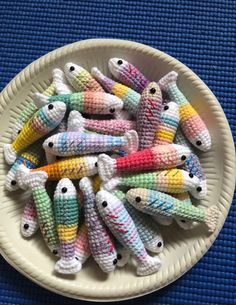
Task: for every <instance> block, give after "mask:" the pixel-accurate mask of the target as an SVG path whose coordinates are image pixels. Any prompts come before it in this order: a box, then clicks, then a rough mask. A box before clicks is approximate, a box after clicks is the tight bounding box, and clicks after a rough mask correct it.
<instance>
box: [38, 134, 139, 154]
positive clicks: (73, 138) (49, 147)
mask: <svg viewBox="0 0 236 305" xmlns="http://www.w3.org/2000/svg"><path fill="white" fill-rule="evenodd" d="M43 148H44V149H45V151H46V156H47V158H48V157H49V158H50V155H54V156H61V157H65V156H67V157H68V156H78V155H85V154H91V153H99V152H109V151H114V150H116V149H122V150H125V151H126V152H127V153H132V152H135V151H137V149H138V135H137V133H136V131H134V130H130V131H127V132H126V133H125V134H124V136H121V137H113V136H108V135H99V134H94V133H80V132H62V133H58V134H56V135H53V136H51V137H49V138H48V139H47V140H45V141H44V143H43Z"/></svg>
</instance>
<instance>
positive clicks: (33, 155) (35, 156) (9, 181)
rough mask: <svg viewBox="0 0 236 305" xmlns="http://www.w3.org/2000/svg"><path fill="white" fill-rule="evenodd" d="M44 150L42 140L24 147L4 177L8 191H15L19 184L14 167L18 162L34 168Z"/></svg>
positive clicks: (15, 167)
mask: <svg viewBox="0 0 236 305" xmlns="http://www.w3.org/2000/svg"><path fill="white" fill-rule="evenodd" d="M43 155H44V151H43V149H42V142H41V141H38V142H36V143H34V144H32V145H31V146H29V147H28V148H27V149H25V150H24V151H23V152H22V153H21V154H20V155H19V157H17V158H16V160H15V162H14V163H13V165H12V166H11V168H10V170H9V172H8V173H7V175H6V178H5V187H6V189H7V190H8V191H16V190H18V189H19V185H18V183H17V179H16V169H17V167H18V166H19V165H20V164H24V165H25V166H26V167H27V168H29V169H33V168H36V167H37V166H38V165H39V163H40V161H41V160H42V158H43Z"/></svg>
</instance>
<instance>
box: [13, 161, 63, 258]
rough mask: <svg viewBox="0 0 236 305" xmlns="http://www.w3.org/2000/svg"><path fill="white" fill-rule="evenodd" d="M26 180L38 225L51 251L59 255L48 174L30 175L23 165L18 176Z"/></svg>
mask: <svg viewBox="0 0 236 305" xmlns="http://www.w3.org/2000/svg"><path fill="white" fill-rule="evenodd" d="M18 174H19V175H20V176H21V177H22V178H23V179H24V185H25V186H26V187H28V188H29V189H30V190H31V191H32V195H33V199H34V203H35V206H36V210H37V216H38V223H39V227H40V230H41V233H42V235H43V238H44V241H45V243H46V245H47V246H48V248H49V249H50V251H51V252H52V253H53V254H54V255H57V254H59V240H58V235H57V230H56V223H55V218H54V211H53V203H52V201H51V199H50V197H49V196H48V193H47V191H46V189H45V183H46V181H47V179H48V175H47V173H46V172H43V171H38V172H33V173H29V172H28V169H27V168H26V167H25V166H24V165H23V164H21V165H19V166H18V168H17V175H18Z"/></svg>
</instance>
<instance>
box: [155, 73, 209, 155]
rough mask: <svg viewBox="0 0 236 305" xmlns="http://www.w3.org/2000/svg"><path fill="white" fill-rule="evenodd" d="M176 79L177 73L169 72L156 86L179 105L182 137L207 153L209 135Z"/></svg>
mask: <svg viewBox="0 0 236 305" xmlns="http://www.w3.org/2000/svg"><path fill="white" fill-rule="evenodd" d="M177 77H178V73H176V72H175V71H172V72H169V73H168V74H167V75H165V76H164V77H163V78H162V79H161V80H160V81H159V82H158V84H159V86H160V87H161V89H162V90H164V91H165V92H167V93H168V95H169V97H170V99H171V100H173V101H174V102H176V103H177V104H178V105H179V113H180V126H181V129H182V131H183V133H184V135H185V136H186V137H187V139H188V140H189V141H190V142H191V143H192V144H193V145H194V146H195V147H197V148H198V149H200V150H202V151H208V150H209V149H210V148H211V136H210V133H209V131H208V129H207V127H206V125H205V123H204V122H203V120H202V119H201V117H200V115H199V114H198V113H197V112H196V110H195V109H194V108H193V106H192V105H191V104H190V103H189V102H188V100H187V99H186V97H185V96H184V95H183V93H182V92H181V91H180V90H179V88H178V86H177V84H176V81H177Z"/></svg>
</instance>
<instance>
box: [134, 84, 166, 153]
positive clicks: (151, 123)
mask: <svg viewBox="0 0 236 305" xmlns="http://www.w3.org/2000/svg"><path fill="white" fill-rule="evenodd" d="M161 110H162V94H161V90H160V88H159V86H158V85H157V83H155V82H151V83H149V84H148V85H147V87H146V88H145V89H144V90H143V92H142V95H141V101H140V105H139V110H138V114H137V132H138V136H139V149H140V150H143V149H146V148H150V147H152V146H153V142H154V138H155V132H156V130H157V128H158V126H159V125H160V122H161Z"/></svg>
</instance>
